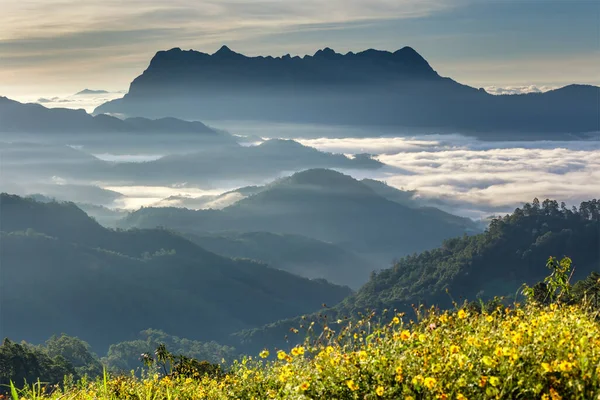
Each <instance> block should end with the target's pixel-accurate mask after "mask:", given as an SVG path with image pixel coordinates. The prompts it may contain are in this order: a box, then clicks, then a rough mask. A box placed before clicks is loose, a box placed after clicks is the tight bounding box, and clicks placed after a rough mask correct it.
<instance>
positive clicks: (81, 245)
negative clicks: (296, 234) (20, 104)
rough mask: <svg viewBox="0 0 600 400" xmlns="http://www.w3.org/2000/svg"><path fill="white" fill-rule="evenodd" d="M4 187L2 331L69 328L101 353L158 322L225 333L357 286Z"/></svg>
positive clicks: (190, 333) (176, 329)
mask: <svg viewBox="0 0 600 400" xmlns="http://www.w3.org/2000/svg"><path fill="white" fill-rule="evenodd" d="M0 196H1V197H0V201H1V204H2V207H0V220H1V221H2V225H1V229H2V236H1V238H0V262H1V264H2V269H1V270H0V282H1V284H2V288H1V290H0V301H1V303H2V313H0V326H2V335H3V336H9V337H17V338H19V339H23V340H26V341H29V342H32V343H40V342H42V341H43V340H44V339H45V338H47V337H49V336H51V335H52V334H55V333H56V332H65V333H67V334H69V335H73V336H78V337H84V338H86V340H88V341H89V343H90V344H91V345H92V346H93V347H94V348H95V349H96V350H98V349H102V350H103V351H102V352H104V351H105V349H106V348H107V347H108V345H109V344H112V343H116V342H120V341H123V340H131V339H134V338H135V337H136V336H137V333H138V332H140V331H142V330H144V329H147V328H149V327H153V326H158V325H159V326H160V328H161V329H165V330H166V331H168V332H170V333H172V334H174V335H177V336H181V337H187V338H190V339H198V340H220V339H222V338H224V337H227V335H229V334H230V333H232V332H234V331H236V330H239V329H245V328H250V327H256V326H260V325H263V324H266V323H268V322H270V321H274V320H278V319H282V318H288V317H292V316H294V315H298V314H302V313H307V312H311V311H313V310H316V309H318V308H320V305H321V304H322V303H327V304H335V303H337V302H339V301H340V300H342V299H343V298H344V297H346V296H347V295H349V294H350V289H348V288H345V287H341V286H335V285H332V284H330V283H327V282H325V281H323V280H314V281H313V280H309V279H306V278H301V277H298V276H296V275H292V274H290V273H287V272H284V271H280V270H277V269H273V268H269V267H267V266H265V265H264V264H261V263H257V262H250V261H244V260H232V259H230V258H226V257H222V256H219V255H216V254H214V253H211V252H209V251H206V250H204V249H202V248H201V247H199V246H197V245H196V244H194V243H192V242H190V241H188V240H186V239H184V238H182V237H181V236H179V235H176V234H174V233H171V232H168V231H166V230H132V231H113V230H109V229H106V228H103V227H102V226H100V225H99V224H98V223H96V222H95V221H93V220H92V219H91V218H89V217H88V216H87V215H86V214H85V213H84V212H83V211H81V210H80V209H79V208H77V207H76V206H75V205H74V204H72V203H38V202H36V201H33V200H31V199H24V198H21V197H18V196H11V195H6V194H2V195H0ZM33 249H35V251H32V250H33ZM24 316H35V317H32V318H24Z"/></svg>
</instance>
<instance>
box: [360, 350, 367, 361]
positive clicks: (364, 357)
mask: <svg viewBox="0 0 600 400" xmlns="http://www.w3.org/2000/svg"><path fill="white" fill-rule="evenodd" d="M368 356H369V355H368V354H367V352H366V351H364V350H361V351H359V352H358V358H359V359H360V360H361V361H365V360H366V359H367V357H368Z"/></svg>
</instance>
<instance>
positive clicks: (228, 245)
mask: <svg viewBox="0 0 600 400" xmlns="http://www.w3.org/2000/svg"><path fill="white" fill-rule="evenodd" d="M185 237H186V238H188V239H189V240H190V241H192V242H194V243H197V244H198V245H199V246H201V247H202V248H205V249H207V250H209V251H212V252H215V253H217V254H221V255H223V256H226V257H234V258H238V257H241V258H249V259H253V260H257V261H261V262H265V263H266V264H268V265H269V266H271V267H273V268H277V269H282V270H284V271H288V272H291V273H293V274H296V275H299V276H304V277H306V278H310V279H326V280H328V281H329V282H332V283H336V284H339V285H347V286H350V287H352V288H354V289H358V287H360V285H362V284H363V283H364V282H365V281H366V280H367V278H368V276H369V273H370V272H371V271H373V270H375V269H378V268H377V267H378V266H377V265H376V264H371V263H369V262H368V261H366V260H365V259H363V258H361V257H359V256H357V255H356V254H354V253H352V252H351V251H348V250H345V249H342V248H340V247H338V246H335V245H334V244H331V243H325V242H322V241H319V240H315V239H311V238H308V237H305V236H300V235H290V234H275V233H270V232H248V233H220V234H187V235H185Z"/></svg>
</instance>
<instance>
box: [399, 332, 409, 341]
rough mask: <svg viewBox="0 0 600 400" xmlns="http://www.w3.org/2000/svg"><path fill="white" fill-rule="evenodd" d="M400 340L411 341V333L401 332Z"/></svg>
mask: <svg viewBox="0 0 600 400" xmlns="http://www.w3.org/2000/svg"><path fill="white" fill-rule="evenodd" d="M400 339H402V340H408V339H410V332H409V331H402V332H400Z"/></svg>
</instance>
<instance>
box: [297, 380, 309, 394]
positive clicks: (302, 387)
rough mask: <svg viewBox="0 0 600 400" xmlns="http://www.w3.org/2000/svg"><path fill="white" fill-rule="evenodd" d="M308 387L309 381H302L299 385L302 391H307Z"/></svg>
mask: <svg viewBox="0 0 600 400" xmlns="http://www.w3.org/2000/svg"><path fill="white" fill-rule="evenodd" d="M309 387H310V382H304V383H303V384H302V385H300V387H299V389H300V390H301V391H303V392H305V391H307V390H308V388H309Z"/></svg>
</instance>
